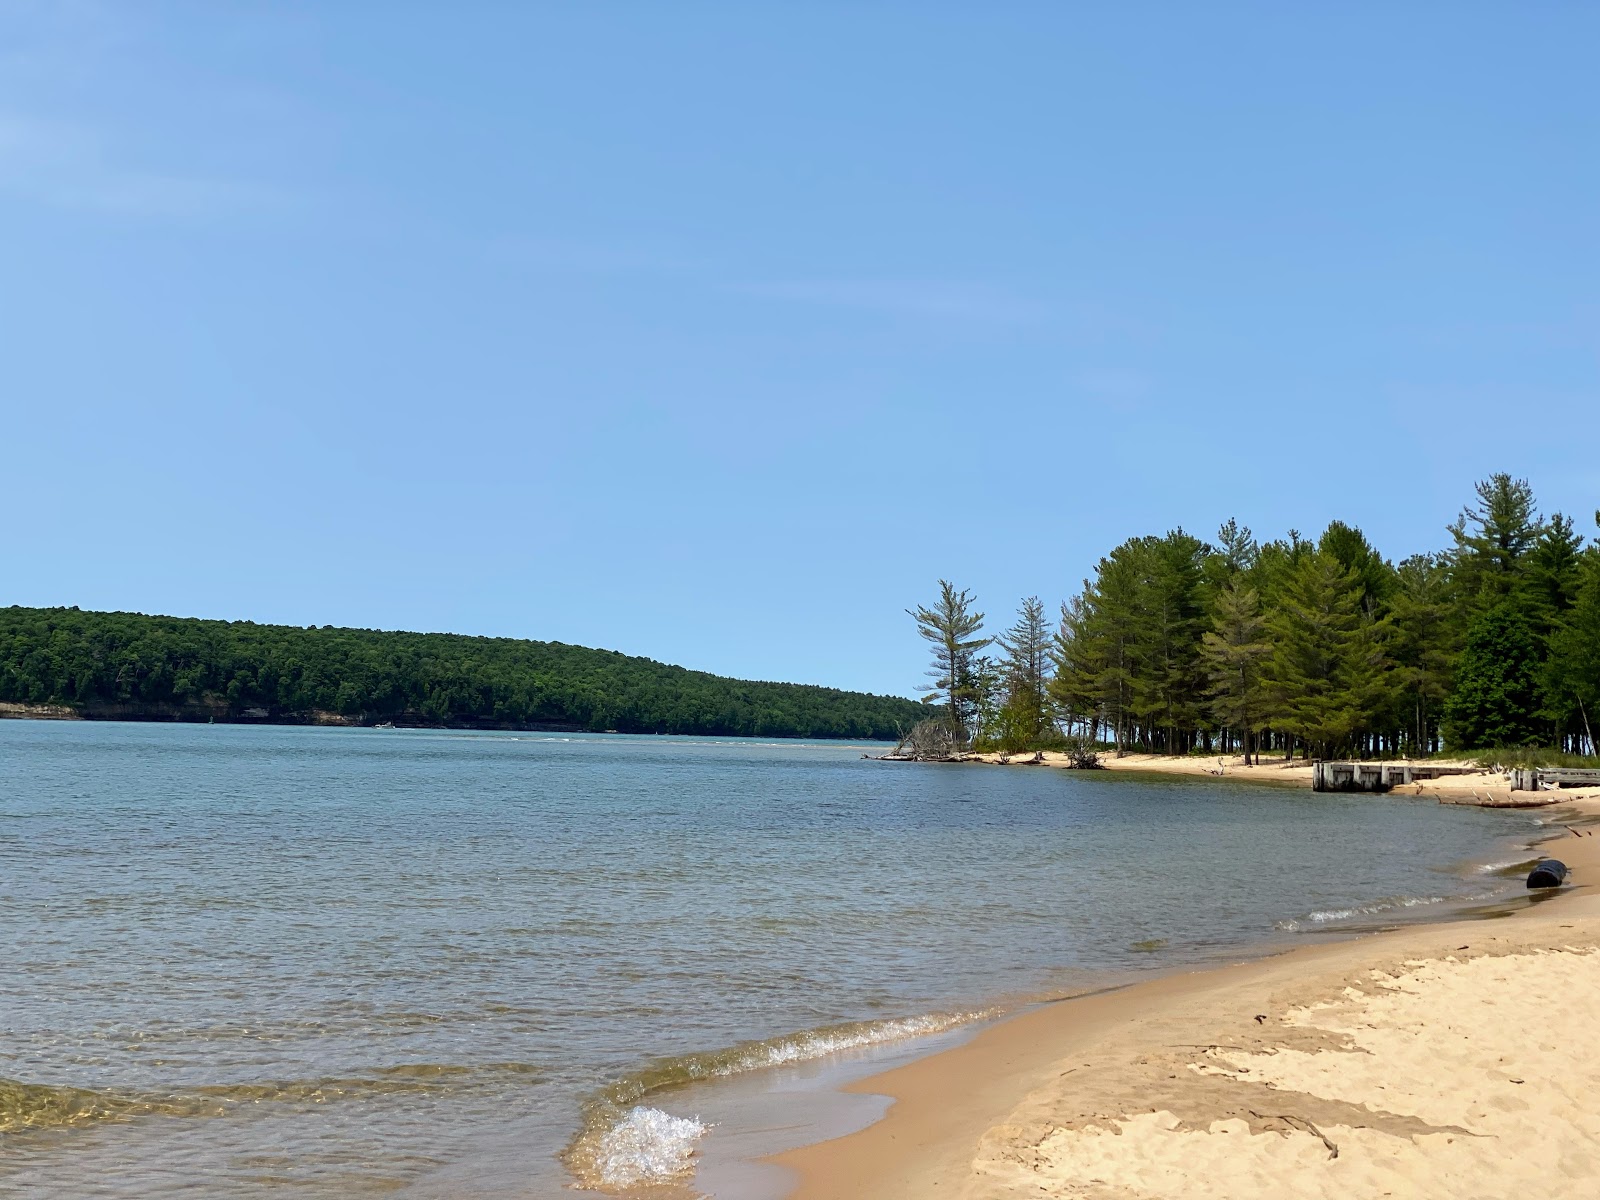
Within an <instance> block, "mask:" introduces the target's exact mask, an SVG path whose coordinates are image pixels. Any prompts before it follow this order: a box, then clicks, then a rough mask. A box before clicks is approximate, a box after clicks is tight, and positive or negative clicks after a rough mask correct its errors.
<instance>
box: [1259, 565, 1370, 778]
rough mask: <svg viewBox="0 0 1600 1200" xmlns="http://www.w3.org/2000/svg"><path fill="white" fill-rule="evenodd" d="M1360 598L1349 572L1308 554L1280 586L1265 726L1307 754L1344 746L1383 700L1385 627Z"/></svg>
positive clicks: (1268, 671) (1271, 624)
mask: <svg viewBox="0 0 1600 1200" xmlns="http://www.w3.org/2000/svg"><path fill="white" fill-rule="evenodd" d="M1362 595H1363V593H1362V589H1361V585H1360V581H1359V580H1358V579H1357V577H1356V575H1355V573H1354V572H1353V571H1348V570H1346V569H1344V568H1343V567H1341V566H1340V565H1339V563H1338V561H1337V560H1335V559H1334V558H1333V557H1332V556H1331V555H1326V554H1323V553H1321V552H1319V551H1313V552H1311V553H1309V554H1306V555H1304V556H1302V557H1301V558H1300V561H1299V563H1298V564H1297V565H1296V566H1295V567H1294V569H1293V570H1292V572H1291V573H1290V574H1289V575H1288V577H1287V578H1286V579H1285V580H1284V584H1283V590H1282V594H1281V595H1280V596H1279V604H1278V608H1277V609H1276V611H1275V612H1273V614H1272V616H1271V617H1270V619H1269V620H1268V623H1267V629H1268V632H1269V634H1270V635H1271V639H1272V643H1273V649H1272V654H1271V655H1270V656H1269V657H1268V659H1267V668H1266V671H1265V675H1266V679H1267V685H1268V691H1269V694H1270V695H1271V709H1272V714H1271V718H1270V719H1271V723H1272V724H1273V725H1274V726H1275V727H1277V728H1280V729H1282V730H1284V731H1286V732H1288V733H1290V734H1293V735H1295V736H1297V737H1299V738H1301V739H1302V740H1303V742H1304V744H1305V747H1306V750H1307V752H1308V753H1309V752H1311V751H1315V752H1317V753H1318V754H1319V755H1322V756H1324V757H1326V756H1328V755H1331V754H1332V753H1334V752H1335V751H1337V750H1340V749H1343V748H1345V747H1348V746H1349V745H1350V744H1351V741H1352V739H1353V738H1354V736H1355V735H1356V734H1357V733H1358V732H1360V731H1361V730H1363V729H1364V728H1365V727H1366V726H1367V724H1368V723H1369V720H1370V717H1371V715H1372V711H1373V709H1374V708H1375V707H1376V706H1377V704H1378V703H1379V702H1380V700H1381V696H1382V689H1383V685H1384V684H1385V682H1386V678H1385V668H1386V666H1387V663H1386V660H1385V659H1384V656H1383V651H1382V632H1383V626H1382V624H1381V623H1380V622H1378V621H1376V620H1374V619H1372V618H1366V617H1364V616H1363V614H1362V611H1361V606H1362Z"/></svg>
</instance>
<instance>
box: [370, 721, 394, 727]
mask: <svg viewBox="0 0 1600 1200" xmlns="http://www.w3.org/2000/svg"><path fill="white" fill-rule="evenodd" d="M373 728H374V729H393V728H394V722H393V721H380V722H378V724H376V725H374V726H373Z"/></svg>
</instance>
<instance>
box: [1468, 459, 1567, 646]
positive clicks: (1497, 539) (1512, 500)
mask: <svg viewBox="0 0 1600 1200" xmlns="http://www.w3.org/2000/svg"><path fill="white" fill-rule="evenodd" d="M1475 490H1476V491H1477V493H1478V502H1477V504H1476V505H1474V506H1473V507H1471V508H1465V509H1462V510H1461V515H1460V517H1458V518H1457V519H1456V522H1455V524H1453V525H1451V526H1449V531H1450V534H1451V536H1452V537H1453V538H1454V539H1455V549H1454V551H1453V552H1452V555H1451V568H1452V569H1451V575H1452V581H1453V583H1454V585H1455V588H1456V591H1457V595H1458V597H1459V599H1460V602H1461V605H1462V612H1463V615H1464V616H1466V617H1467V618H1468V619H1469V620H1470V618H1472V617H1474V616H1477V615H1478V614H1480V613H1483V612H1485V611H1487V610H1488V609H1490V608H1493V607H1495V606H1496V605H1497V604H1501V603H1504V602H1506V601H1515V602H1517V603H1518V604H1522V603H1525V602H1526V600H1527V597H1526V596H1525V595H1524V593H1523V587H1524V584H1525V583H1526V567H1527V559H1528V554H1529V552H1530V551H1531V550H1532V549H1533V548H1534V546H1535V544H1537V542H1538V541H1539V536H1540V534H1541V533H1542V532H1543V528H1544V526H1543V523H1542V522H1541V521H1540V520H1539V512H1538V509H1537V507H1536V506H1535V504H1534V499H1533V489H1532V488H1531V487H1529V486H1528V481H1527V480H1526V479H1513V478H1511V476H1510V475H1507V474H1505V473H1503V472H1502V473H1501V474H1498V475H1491V476H1490V477H1489V478H1488V479H1485V480H1483V481H1482V482H1481V483H1479V484H1477V485H1476V488H1475Z"/></svg>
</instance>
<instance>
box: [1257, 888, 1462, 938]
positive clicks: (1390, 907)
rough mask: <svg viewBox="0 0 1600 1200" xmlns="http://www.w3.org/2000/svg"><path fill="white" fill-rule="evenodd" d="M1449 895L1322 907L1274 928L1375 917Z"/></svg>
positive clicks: (1443, 899) (1436, 901)
mask: <svg viewBox="0 0 1600 1200" xmlns="http://www.w3.org/2000/svg"><path fill="white" fill-rule="evenodd" d="M1449 899H1450V897H1449V896H1392V897H1390V898H1389V899H1386V900H1379V901H1376V902H1375V903H1372V904H1361V905H1357V906H1355V907H1354V908H1324V909H1319V910H1317V911H1316V912H1310V913H1307V914H1306V915H1305V916H1304V917H1300V918H1298V919H1291V920H1287V921H1277V922H1274V926H1273V927H1274V928H1276V929H1280V930H1283V931H1284V932H1285V933H1294V932H1295V931H1297V930H1300V929H1305V928H1306V927H1307V926H1315V925H1326V924H1328V923H1330V922H1332V921H1347V920H1349V919H1350V918H1351V917H1375V916H1378V915H1379V914H1380V913H1386V912H1396V911H1398V910H1399V909H1403V908H1417V907H1419V906H1421V905H1424V904H1444V903H1446V902H1447V901H1448V900H1449Z"/></svg>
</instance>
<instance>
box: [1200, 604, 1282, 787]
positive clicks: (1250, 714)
mask: <svg viewBox="0 0 1600 1200" xmlns="http://www.w3.org/2000/svg"><path fill="white" fill-rule="evenodd" d="M1265 624H1266V622H1265V621H1264V619H1263V618H1262V616H1261V598H1260V597H1259V596H1258V595H1257V594H1256V590H1255V589H1254V588H1251V587H1239V586H1238V585H1237V584H1229V585H1228V586H1227V587H1226V588H1224V589H1223V590H1222V591H1221V592H1220V593H1219V594H1218V596H1217V602H1216V615H1215V617H1214V618H1213V628H1212V629H1211V630H1210V631H1209V632H1207V633H1206V634H1205V636H1204V638H1203V639H1202V640H1201V656H1202V658H1203V659H1204V661H1205V665H1206V672H1207V674H1208V675H1209V676H1210V679H1211V692H1210V694H1211V711H1212V712H1213V713H1214V714H1215V715H1216V718H1217V720H1218V721H1220V722H1221V723H1222V725H1223V727H1224V728H1226V729H1231V730H1233V731H1234V732H1236V733H1237V734H1238V735H1239V740H1240V745H1241V747H1242V748H1243V751H1244V762H1245V766H1249V765H1250V762H1251V752H1252V741H1251V734H1252V732H1253V731H1254V729H1255V728H1256V725H1257V724H1258V723H1259V721H1260V718H1261V715H1262V709H1263V707H1264V705H1265V699H1266V689H1265V685H1264V684H1263V681H1262V669H1263V666H1264V662H1265V659H1266V658H1267V656H1268V655H1270V654H1271V653H1272V646H1271V644H1270V643H1269V642H1268V641H1267V640H1266V638H1265V636H1264V629H1265Z"/></svg>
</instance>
